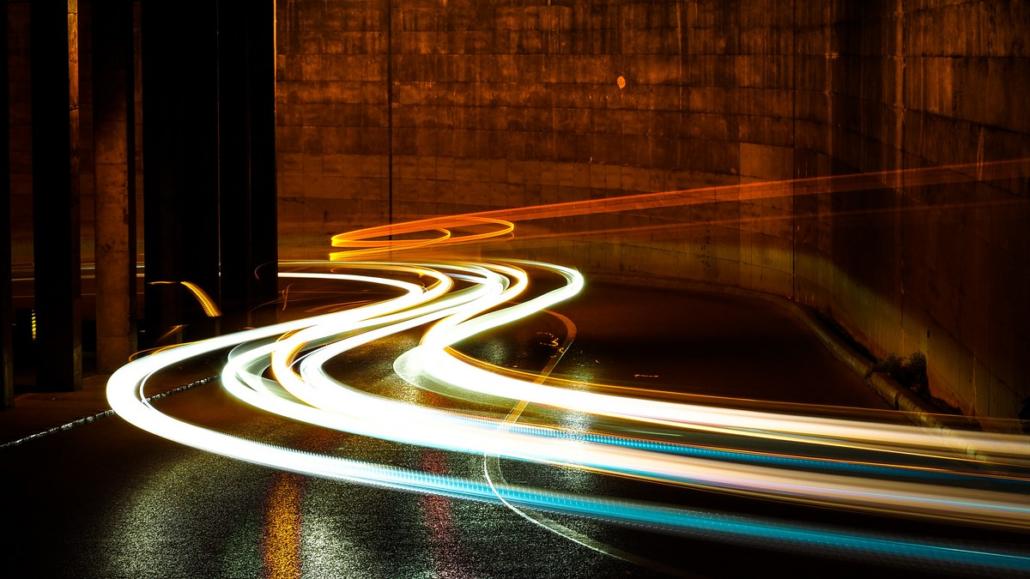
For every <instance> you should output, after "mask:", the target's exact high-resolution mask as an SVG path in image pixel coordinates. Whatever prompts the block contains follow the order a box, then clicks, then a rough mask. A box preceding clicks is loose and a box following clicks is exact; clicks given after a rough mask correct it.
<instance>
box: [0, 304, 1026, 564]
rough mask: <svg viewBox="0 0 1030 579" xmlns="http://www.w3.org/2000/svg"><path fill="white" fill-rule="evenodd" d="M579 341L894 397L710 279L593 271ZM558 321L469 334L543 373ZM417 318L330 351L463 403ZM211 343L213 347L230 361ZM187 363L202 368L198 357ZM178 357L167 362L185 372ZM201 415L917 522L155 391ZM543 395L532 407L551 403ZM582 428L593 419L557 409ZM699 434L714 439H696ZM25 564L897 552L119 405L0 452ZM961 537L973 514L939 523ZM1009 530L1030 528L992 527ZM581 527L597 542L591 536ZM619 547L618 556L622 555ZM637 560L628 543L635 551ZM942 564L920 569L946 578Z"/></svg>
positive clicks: (738, 559)
mask: <svg viewBox="0 0 1030 579" xmlns="http://www.w3.org/2000/svg"><path fill="white" fill-rule="evenodd" d="M557 309H558V311H559V312H560V313H562V314H564V315H566V316H568V317H569V318H570V319H573V320H575V323H576V329H577V334H576V339H575V341H574V342H573V343H572V344H571V345H569V347H568V349H567V351H566V352H565V355H564V357H563V358H562V359H561V361H560V363H558V364H557V366H556V367H555V368H554V375H556V376H566V377H575V378H577V379H590V380H594V381H606V382H611V383H619V384H630V385H640V386H645V387H648V388H654V389H660V390H661V389H664V390H668V391H683V392H689V393H693V394H704V395H717V396H733V397H741V396H743V397H748V398H758V399H768V400H777V401H786V402H802V403H813V404H837V405H844V406H859V407H869V408H874V409H878V408H885V405H884V404H883V403H882V402H881V401H880V400H879V399H878V398H877V397H876V396H875V394H874V393H873V392H872V391H871V390H869V389H868V387H867V386H865V385H864V384H862V382H861V380H860V379H859V378H858V377H856V376H854V375H853V374H852V373H850V371H849V370H848V369H847V368H845V367H844V366H843V365H842V364H840V363H838V362H837V361H836V360H835V359H834V358H833V357H832V356H831V355H830V354H829V353H828V352H826V351H825V350H824V349H823V348H822V347H821V346H820V345H819V343H818V342H817V341H816V340H815V339H814V337H812V336H810V335H808V334H806V332H805V331H804V329H802V328H801V327H800V326H799V325H797V324H796V323H795V322H793V320H791V319H790V317H789V316H787V315H786V314H784V313H782V312H780V311H777V310H776V309H775V308H772V307H770V306H769V305H768V304H764V303H762V302H754V301H750V300H747V299H743V298H729V297H725V296H714V295H705V294H689V293H681V292H665V291H657V290H639V289H632V290H630V289H627V288H621V287H617V286H604V285H598V286H589V287H588V289H587V291H585V292H584V294H583V295H581V296H580V297H579V298H577V299H576V300H574V301H573V302H570V303H568V304H564V305H563V306H562V307H559V308H557ZM542 332H545V333H550V334H552V335H555V336H556V337H558V338H561V337H562V336H561V333H562V329H561V325H560V324H558V323H556V321H555V319H554V318H553V316H552V317H550V318H549V317H547V316H545V315H540V316H535V317H534V318H531V319H530V320H527V321H525V322H523V323H522V324H520V325H519V326H518V327H516V328H512V329H506V330H504V331H499V332H497V333H495V334H493V335H491V336H488V337H487V339H485V340H483V341H482V342H479V343H477V344H466V345H462V348H461V349H462V350H463V351H465V352H467V353H469V354H471V355H474V356H476V357H480V358H482V359H484V360H486V361H489V362H491V363H494V364H498V365H502V366H509V367H521V368H530V369H532V370H534V371H536V370H539V369H540V367H541V366H542V365H543V363H545V362H546V359H547V355H548V354H547V352H546V351H543V352H542V351H541V350H540V348H539V345H538V344H537V343H536V340H539V336H540V335H541V333H542ZM417 339H418V334H417V333H415V332H409V333H405V334H401V335H398V336H395V337H393V338H390V339H388V340H384V341H383V342H382V343H376V344H371V345H368V346H364V347H362V348H360V349H359V350H356V351H355V352H354V353H353V355H349V356H348V357H347V359H346V360H343V361H339V362H338V363H335V364H334V367H333V368H332V369H333V374H334V375H337V374H339V375H341V376H345V377H346V379H347V380H348V381H349V382H350V383H354V384H361V385H362V386H363V387H364V388H367V389H368V390H369V391H371V392H375V393H378V394H384V395H388V396H391V397H395V398H398V399H403V400H406V401H410V402H417V403H419V404H424V405H430V406H438V407H447V406H450V405H453V404H456V402H454V401H449V400H447V399H444V398H443V397H441V396H440V395H439V394H436V393H433V392H429V391H421V390H416V389H413V388H411V387H410V386H408V385H407V384H405V383H404V382H402V381H401V380H400V379H399V378H398V377H397V376H396V375H394V373H393V368H392V362H393V359H394V357H396V355H397V354H398V353H399V352H401V351H403V350H404V349H406V348H410V347H412V346H414V345H415V344H416V342H417ZM216 362H217V360H214V359H212V360H210V368H211V369H210V371H211V373H212V374H214V373H216V368H217V367H218V365H217V363H216ZM189 371H190V372H191V373H197V372H198V369H197V368H195V367H192V368H190V369H189ZM176 378H177V376H176V373H175V372H170V373H166V375H163V376H161V377H160V379H161V380H162V381H167V382H169V383H173V382H175V380H176ZM155 404H156V405H157V406H158V407H159V409H160V410H161V411H162V412H165V413H167V414H169V415H172V416H174V417H177V418H180V419H183V420H187V421H189V422H191V423H195V424H198V425H202V426H206V427H210V428H213V429H217V430H219V431H222V432H228V433H234V434H239V435H242V436H246V437H248V438H254V439H259V440H263V441H268V442H274V443H276V444H281V445H284V446H292V447H295V448H302V449H306V450H312V451H320V452H327V453H333V454H338V455H340V456H346V457H352V458H356V459H359V460H367V461H374V462H380V463H385V464H390V465H395V466H401V467H409V468H413V469H419V470H423V471H426V472H432V473H446V474H452V475H456V476H462V477H467V478H470V479H477V480H480V479H482V478H483V477H484V469H486V468H492V469H493V472H494V473H495V475H498V474H499V475H500V476H503V477H504V478H505V479H507V481H509V482H512V483H523V484H531V485H534V486H538V487H542V488H548V489H556V490H569V491H573V492H576V493H583V494H596V495H602V496H624V497H630V498H636V499H646V500H650V501H657V502H662V503H668V504H674V505H681V506H690V507H697V508H704V509H725V510H727V511H729V512H743V513H752V514H760V515H762V516H768V517H789V518H793V519H802V520H806V521H811V522H816V523H819V524H847V525H848V526H855V525H858V526H862V525H867V526H869V527H879V528H883V527H884V525H887V526H889V527H890V528H892V529H893V530H895V531H899V532H900V531H902V530H911V531H916V532H919V530H920V529H921V528H922V527H921V525H925V523H915V522H903V521H902V522H898V521H896V520H889V521H885V520H884V519H881V518H879V517H877V516H875V515H866V514H855V513H844V514H841V513H837V512H832V511H823V510H821V509H819V508H815V507H805V506H800V505H782V504H778V503H771V502H767V501H761V500H757V499H749V498H744V497H741V496H729V495H721V494H716V493H709V492H701V491H695V490H689V489H685V488H678V487H671V486H658V485H651V484H644V483H642V482H640V481H634V480H629V479H624V478H619V477H613V476H605V475H600V474H595V473H590V472H586V471H583V470H577V469H572V468H565V467H560V466H549V465H540V464H532V463H523V462H517V461H511V460H495V459H491V458H489V457H484V456H482V455H468V454H462V453H453V452H446V451H440V450H432V449H421V448H414V447H411V446H406V445H401V444H395V443H390V442H385V441H381V440H378V439H369V438H365V437H360V436H352V435H347V434H342V433H339V432H333V431H329V430H324V429H320V428H315V427H312V426H308V425H304V424H298V423H293V422H290V421H286V420H283V419H282V418H279V417H276V416H273V415H269V414H266V413H261V412H258V411H255V410H254V409H252V408H250V407H248V406H245V405H243V404H242V403H240V402H239V401H237V400H236V399H234V398H232V397H230V396H229V395H227V394H226V393H225V392H224V391H223V390H222V389H221V388H219V385H218V383H217V381H215V382H213V383H210V384H207V385H203V386H199V387H197V388H194V389H192V390H189V391H186V392H183V393H180V394H176V395H174V396H170V397H168V398H166V399H163V400H161V401H159V402H157V403H155ZM533 410H534V409H532V408H531V409H529V411H527V417H528V418H529V419H531V420H532V419H533V418H532V416H533V415H535V416H543V415H548V411H546V410H542V409H535V412H534V411H533ZM552 417H553V418H554V419H555V420H556V421H557V422H559V423H560V424H562V425H564V426H567V427H569V428H572V429H581V430H584V431H585V430H586V429H588V428H589V427H590V426H591V424H590V420H591V419H590V418H589V417H587V416H586V415H577V414H574V413H554V414H553V416H552ZM699 439H700V437H699ZM0 479H2V488H0V491H2V493H3V496H4V498H5V505H4V527H5V534H6V535H7V536H8V540H7V542H6V547H5V548H4V549H3V554H2V557H3V567H2V568H4V569H7V570H17V571H16V572H15V573H14V574H12V575H8V576H11V577H23V576H24V577H28V576H41V577H44V576H45V577H209V576H227V577H255V576H269V577H298V576H305V577H501V576H504V577H515V576H518V577H531V576H532V577H536V576H555V577H609V576H611V577H615V576H630V575H636V576H649V575H654V574H656V573H659V572H662V571H669V570H676V571H677V573H678V574H682V575H688V576H689V575H695V576H752V575H753V574H754V573H755V572H756V571H758V570H762V571H769V572H774V575H778V574H780V573H791V574H793V575H796V576H811V575H816V574H818V575H827V574H830V573H832V575H833V576H868V574H870V573H873V572H876V573H879V574H884V573H885V572H887V573H895V572H900V571H899V570H898V569H896V568H893V567H890V566H884V565H889V564H890V563H891V561H879V560H865V561H861V560H851V561H848V562H847V563H846V564H845V565H843V566H842V562H841V561H840V560H836V559H824V558H822V557H821V556H819V555H818V554H813V555H812V556H805V555H804V554H797V553H783V552H777V551H774V550H769V549H766V548H762V547H754V546H747V545H739V544H736V545H734V544H725V543H721V542H716V541H709V540H704V539H698V538H696V537H682V536H671V535H668V534H662V533H657V532H652V531H651V530H649V529H647V528H641V527H626V526H619V525H614V524H611V523H608V522H603V521H597V520H590V519H582V518H576V517H571V516H565V515H555V514H547V515H543V514H539V513H535V514H534V513H530V516H529V517H528V518H527V517H524V516H522V515H520V514H519V513H516V512H514V511H512V510H510V509H508V508H506V507H504V506H500V505H492V504H482V503H475V502H468V501H461V500H454V499H449V498H444V497H440V496H434V495H420V494H412V493H404V492H399V491H395V490H386V489H379V488H371V487H366V486H361V485H356V484H349V483H342V482H334V481H327V480H321V479H318V478H313V477H307V476H303V475H297V474H292V473H284V472H278V471H275V470H272V469H268V468H264V467H260V466H255V465H252V464H247V463H243V462H238V461H234V460H230V459H228V458H223V457H221V456H216V455H212V454H208V453H204V452H200V451H197V450H194V449H191V448H188V447H184V446H181V445H178V444H176V443H173V442H169V441H167V440H164V439H161V438H158V437H155V436H153V435H150V434H148V433H146V432H144V431H141V430H139V429H137V428H135V427H133V426H130V425H129V424H127V423H126V422H124V421H122V420H121V419H120V418H117V417H112V418H108V419H104V420H99V421H97V422H95V423H93V424H90V425H87V426H83V427H80V428H76V429H73V430H69V431H66V432H60V433H57V434H54V435H52V436H48V437H45V438H43V439H40V440H36V441H33V442H31V443H28V444H24V445H21V446H17V447H13V448H8V449H3V450H0ZM935 532H939V533H941V534H943V536H953V537H956V538H959V539H961V538H963V537H965V536H966V535H967V534H968V531H965V530H960V529H956V530H949V528H948V527H947V526H946V525H944V526H942V528H939V529H935ZM997 538H998V541H999V542H1000V543H1001V544H1005V543H1006V542H1009V543H1012V544H1014V545H1018V541H1019V540H1020V537H1019V536H1018V535H1017V536H1007V535H1005V534H1003V533H1002V534H998V536H997ZM583 543H586V544H587V546H584V544H583ZM620 557H621V559H620ZM624 559H628V561H627V560H624ZM946 571H948V569H943V568H942V569H933V568H923V569H907V570H904V573H905V574H906V575H918V574H922V573H925V574H926V575H928V576H935V575H939V574H940V573H944V572H946Z"/></svg>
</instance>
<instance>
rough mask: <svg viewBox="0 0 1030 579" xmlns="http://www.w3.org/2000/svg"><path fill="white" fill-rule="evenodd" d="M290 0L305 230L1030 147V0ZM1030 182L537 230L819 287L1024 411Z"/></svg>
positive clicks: (871, 330) (294, 240)
mask: <svg viewBox="0 0 1030 579" xmlns="http://www.w3.org/2000/svg"><path fill="white" fill-rule="evenodd" d="M278 10H279V12H278V35H279V36H278V67H277V74H278V79H279V83H278V87H279V88H278V123H279V133H278V139H279V143H278V146H279V160H278V163H279V167H278V169H279V176H280V177H279V178H280V187H279V190H280V232H281V234H282V236H283V239H284V241H286V242H287V243H288V244H292V245H296V246H300V245H303V246H306V247H324V245H325V239H326V236H328V235H330V234H332V233H336V232H339V231H342V230H346V229H350V228H353V227H359V226H367V225H373V224H380V223H384V222H386V221H387V220H389V219H391V218H392V219H393V220H394V221H399V220H405V219H411V218H416V217H423V216H427V215H435V214H447V213H455V212H464V211H473V210H479V209H487V208H500V207H515V206H520V205H527V204H539V203H547V202H554V201H569V200H577V199H587V198H597V197H605V196H614V195H622V194H626V193H634V192H650V191H661V190H671V189H683V188H692V187H699V186H704V185H719V184H738V183H743V184H746V183H750V182H753V181H764V180H770V179H789V178H792V177H810V176H820V175H829V174H833V173H847V172H854V171H877V170H890V169H906V168H914V167H922V166H934V165H941V164H954V163H962V162H989V161H991V160H995V159H1007V158H1015V157H1026V156H1030V150H1028V148H1030V144H1028V143H1030V139H1028V132H1030V127H1028V120H1027V119H1028V117H1027V115H1028V112H1027V108H1026V107H1024V106H1022V104H1021V101H1020V99H1021V98H1022V96H1020V95H1023V96H1025V94H1026V89H1027V88H1028V87H1027V86H1026V83H1027V82H1030V81H1028V79H1030V74H1028V73H1030V66H1028V62H1030V61H1028V60H1027V56H1028V55H1027V51H1028V50H1030V43H1028V42H1027V33H1026V32H1025V30H1028V29H1030V8H1028V6H1027V4H1026V3H1024V2H1018V1H969V2H954V1H951V2H943V1H941V2H931V1H923V2H911V1H909V2H905V1H903V0H890V1H880V2H867V1H860V0H838V1H836V2H817V1H815V0H795V1H793V2H777V1H773V0H763V1H754V2H745V1H736V2H726V1H719V2H706V1H699V0H687V1H682V2H673V1H670V2H652V1H607V2H603V1H592V2H591V1H587V0H565V1H546V0H541V1H530V0H520V1H519V2H507V3H495V2H481V1H474V0H464V1H460V0H459V1H455V0H449V1H446V2H445V1H441V0H432V1H430V0H414V1H405V2H400V1H396V0H395V1H393V2H390V1H388V0H372V1H368V0H354V1H341V0H281V1H280V2H279V4H278ZM999 199H1000V200H1002V201H1004V202H1006V204H1005V205H1000V206H984V205H978V206H977V208H975V209H968V208H966V209H962V210H956V209H949V207H950V206H951V205H954V204H956V203H970V202H977V201H984V200H993V201H997V200H999ZM1026 200H1027V191H1026V181H1025V179H1024V180H1023V181H1020V182H1016V183H995V184H989V185H984V184H981V185H976V186H967V187H966V186H963V187H959V186H948V187H936V188H927V187H923V188H914V187H911V186H907V185H906V184H905V183H904V182H903V181H901V180H898V179H893V180H885V182H884V183H883V187H881V188H877V189H875V190H870V191H861V192H851V193H841V194H835V195H818V196H804V197H800V196H799V197H796V198H791V197H787V198H782V199H772V200H763V201H759V202H754V201H752V202H741V203H735V204H723V205H718V206H711V207H704V208H690V209H683V208H681V209H674V210H668V209H667V210H663V211H660V212H658V211H651V212H638V214H635V215H632V216H626V215H621V216H614V215H609V216H603V217H595V218H592V219H591V221H590V223H589V224H588V225H587V226H586V228H590V229H605V228H620V227H625V226H626V225H627V224H632V225H636V226H654V225H657V224H676V223H681V224H687V223H692V224H693V225H691V226H689V227H684V228H682V229H680V230H675V231H671V232H670V231H663V232H645V233H639V234H634V235H630V236H621V237H613V236H601V237H597V238H594V239H592V240H591V241H590V242H571V243H563V244H562V245H557V244H556V243H554V242H553V241H550V242H548V241H546V239H545V240H541V241H534V242H527V243H525V244H523V245H522V246H520V250H527V251H533V252H536V254H538V255H541V256H548V257H553V258H555V259H560V260H563V261H566V262H569V263H574V264H577V265H579V266H581V267H584V268H586V269H589V270H592V271H618V272H622V273H627V272H629V273H634V272H636V273H641V274H658V275H664V276H670V277H688V278H691V279H700V280H703V281H710V282H715V283H724V284H730V285H735V286H740V287H746V288H751V289H758V290H761V291H767V292H771V293H777V294H780V295H784V296H787V297H790V298H793V299H797V300H798V301H800V302H802V303H805V304H808V305H811V306H813V307H816V308H819V309H821V310H822V311H824V312H826V313H827V314H829V315H832V316H833V317H834V318H835V319H836V320H838V321H839V322H840V323H841V324H842V325H844V326H845V327H846V328H847V329H848V330H849V331H850V332H852V333H853V334H854V335H856V336H857V337H858V338H859V339H861V340H862V341H863V342H864V343H865V344H866V345H867V346H868V347H869V348H870V350H872V351H873V352H874V353H875V354H877V355H880V356H882V355H886V354H887V353H895V354H899V355H908V354H910V353H912V352H914V351H921V352H924V353H925V354H926V355H927V356H928V359H929V364H930V372H931V385H932V387H933V390H934V392H935V394H936V395H938V396H941V397H943V398H946V399H947V400H949V401H951V402H952V403H954V404H956V405H959V406H960V407H961V408H962V409H963V410H965V411H966V412H969V413H975V414H992V415H1003V416H1011V415H1013V414H1014V413H1015V411H1016V408H1017V407H1018V403H1019V401H1020V400H1021V399H1022V397H1024V396H1026V395H1027V394H1030V378H1028V376H1027V363H1026V362H1025V361H1024V360H1022V357H1023V356H1024V354H1022V353H1025V352H1028V351H1030V341H1028V336H1027V331H1026V329H1025V328H1026V327H1027V322H1030V312H1028V311H1027V305H1026V302H1027V301H1028V300H1026V299H1025V298H1026V296H1027V295H1030V285H1028V284H1030V282H1028V280H1027V276H1028V273H1027V272H1028V271H1030V270H1028V268H1027V267H1026V266H1025V264H1026V263H1027V262H1030V259H1028V258H1030V254H1028V253H1030V249H1028V233H1027V232H1026V228H1025V227H1023V226H1022V224H1025V223H1027V222H1030V221H1028V220H1027V217H1030V215H1028V214H1027V211H1028V209H1027V202H1026ZM699 222H703V223H700V224H698V223H699ZM577 226H583V224H582V223H560V224H551V226H550V227H551V230H550V233H554V232H555V231H560V230H565V228H573V229H574V228H575V227H577ZM534 227H536V228H537V230H536V231H535V232H536V233H547V231H543V230H542V229H541V226H540V225H539V224H537V225H535V226H534ZM543 229H546V227H545V228H543ZM526 231H529V232H533V231H534V229H533V228H532V227H530V228H529V229H527V230H526ZM289 254H290V250H289V249H286V250H284V255H289Z"/></svg>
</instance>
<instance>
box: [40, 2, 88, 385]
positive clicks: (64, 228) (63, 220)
mask: <svg viewBox="0 0 1030 579" xmlns="http://www.w3.org/2000/svg"><path fill="white" fill-rule="evenodd" d="M74 8H75V6H74V3H71V4H70V3H69V2H68V1H67V0H35V1H33V2H32V13H31V25H30V35H31V61H32V62H31V69H32V183H33V188H32V199H33V225H34V233H33V238H34V239H33V240H34V261H35V308H36V320H37V336H38V344H39V350H38V351H39V357H40V359H39V360H38V362H37V365H36V367H37V374H36V385H37V388H38V389H42V390H73V389H78V388H80V387H81V385H82V344H81V333H82V328H81V312H80V303H79V301H80V300H79V284H80V277H81V276H80V267H81V264H80V261H79V184H78V179H77V167H76V162H77V160H76V156H75V154H76V151H75V144H76V142H77V140H78V133H77V126H78V102H77V92H78V91H77V88H78V87H77V83H75V82H73V81H75V80H76V74H77V66H78V57H77V52H78V50H77V46H76V40H77V36H76V34H75V32H76V30H77V21H76V14H75V12H74Z"/></svg>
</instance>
